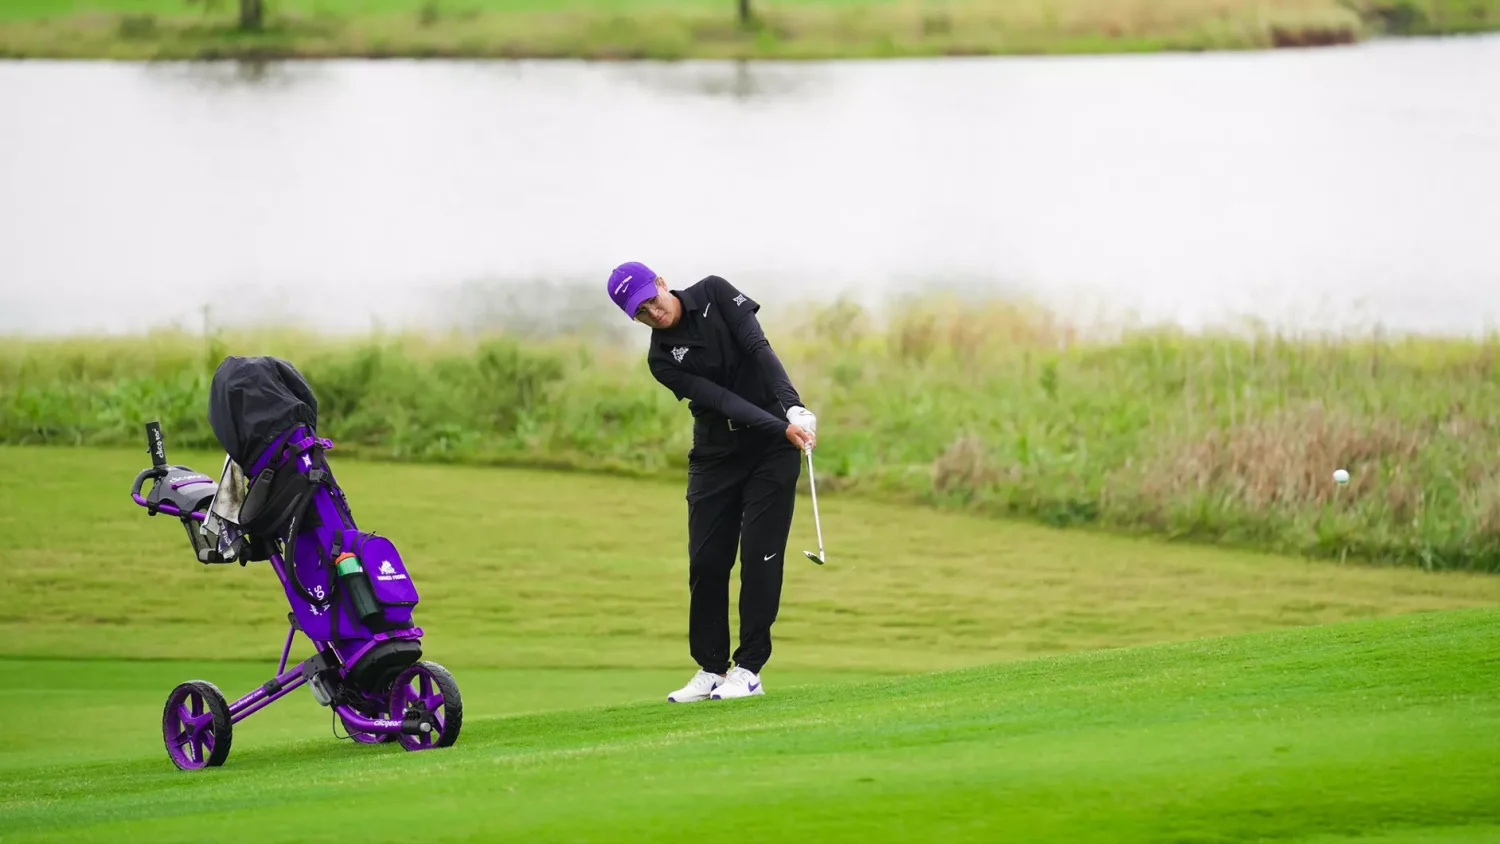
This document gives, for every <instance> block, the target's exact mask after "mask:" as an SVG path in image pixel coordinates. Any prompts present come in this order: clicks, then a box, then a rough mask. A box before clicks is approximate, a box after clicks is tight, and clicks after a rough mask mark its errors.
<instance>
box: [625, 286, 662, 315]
mask: <svg viewBox="0 0 1500 844" xmlns="http://www.w3.org/2000/svg"><path fill="white" fill-rule="evenodd" d="M655 297H656V285H655V284H648V285H646V286H644V287H642V288H641V289H640V290H637V291H635V292H633V293H631V294H630V295H629V296H628V297H626V299H625V307H624V309H623V310H624V311H625V316H626V317H628V318H630V319H635V312H636V311H638V310H640V307H641V303H642V302H645V301H646V300H647V299H653V298H655Z"/></svg>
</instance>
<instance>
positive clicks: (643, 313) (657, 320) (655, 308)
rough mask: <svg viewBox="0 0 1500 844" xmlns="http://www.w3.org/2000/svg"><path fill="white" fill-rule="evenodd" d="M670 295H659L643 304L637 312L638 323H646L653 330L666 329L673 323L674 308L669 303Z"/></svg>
mask: <svg viewBox="0 0 1500 844" xmlns="http://www.w3.org/2000/svg"><path fill="white" fill-rule="evenodd" d="M668 296H669V294H665V293H658V294H656V295H655V296H654V297H652V298H650V299H647V300H646V301H644V302H642V303H641V306H640V307H639V308H637V309H636V311H635V319H636V321H637V322H641V323H644V324H646V325H649V326H651V327H652V328H666V327H667V326H669V325H670V324H671V321H672V308H671V306H670V303H668V301H667V299H668Z"/></svg>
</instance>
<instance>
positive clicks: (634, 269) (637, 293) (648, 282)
mask: <svg viewBox="0 0 1500 844" xmlns="http://www.w3.org/2000/svg"><path fill="white" fill-rule="evenodd" d="M655 295H656V273H654V272H652V271H651V268H650V267H647V266H646V265H645V264H642V263H640V262H639V261H629V262H627V263H624V264H621V265H620V266H618V267H615V269H614V272H612V273H610V274H609V298H610V300H611V301H613V302H614V303H615V304H616V305H618V306H619V308H620V310H622V311H624V312H625V316H627V317H629V318H631V319H635V312H636V311H637V310H638V309H639V308H640V307H641V303H642V302H644V301H646V300H647V299H650V298H652V297H653V296H655Z"/></svg>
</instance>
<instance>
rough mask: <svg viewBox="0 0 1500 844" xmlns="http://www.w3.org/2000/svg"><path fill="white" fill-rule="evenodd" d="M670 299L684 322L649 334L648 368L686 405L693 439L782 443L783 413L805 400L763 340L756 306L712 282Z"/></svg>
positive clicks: (709, 279)
mask: <svg viewBox="0 0 1500 844" xmlns="http://www.w3.org/2000/svg"><path fill="white" fill-rule="evenodd" d="M672 292H673V293H674V294H676V295H677V298H679V299H681V300H682V318H681V319H679V320H678V321H677V324H676V325H674V326H672V327H671V328H668V329H654V330H653V331H652V332H651V348H650V350H649V351H648V352H647V354H646V361H647V363H648V364H649V365H650V367H651V374H652V375H653V376H655V377H656V380H657V381H660V382H661V384H662V385H663V386H665V387H666V388H667V389H669V390H671V391H672V394H673V395H675V396H677V398H678V400H679V401H680V400H682V399H688V400H689V401H688V410H689V412H691V413H692V414H693V418H694V422H695V425H694V435H695V436H694V439H695V440H701V439H702V438H701V437H700V436H699V435H700V434H701V433H703V432H705V431H715V429H717V430H719V431H727V430H734V429H741V428H748V429H751V430H755V431H759V432H763V433H766V434H773V435H776V436H778V437H784V436H785V432H786V428H787V425H789V424H790V423H789V422H788V421H787V418H786V412H787V410H789V409H791V408H793V407H797V406H801V405H802V399H801V397H800V396H798V395H797V391H796V389H795V388H793V387H792V381H791V379H790V378H789V377H787V374H786V369H785V368H784V367H782V365H781V360H780V359H779V358H777V357H776V352H774V351H772V349H771V344H770V342H769V341H767V340H766V336H765V334H764V333H762V332H761V328H760V320H758V319H757V318H756V316H755V313H756V311H758V310H760V305H759V304H757V303H756V302H755V301H754V300H753V299H750V298H749V297H748V296H746V295H745V294H743V293H741V292H740V291H738V290H736V289H735V288H734V285H732V284H730V283H729V282H728V281H725V280H724V279H723V278H720V277H719V276H716V275H711V276H708V277H707V278H705V279H703V280H702V281H700V282H698V283H697V284H694V285H692V286H691V287H688V288H687V289H686V290H674V291H672Z"/></svg>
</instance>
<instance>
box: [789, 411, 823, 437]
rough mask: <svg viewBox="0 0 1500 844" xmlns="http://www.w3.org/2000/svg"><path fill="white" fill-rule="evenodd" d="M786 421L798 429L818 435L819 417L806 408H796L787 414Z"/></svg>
mask: <svg viewBox="0 0 1500 844" xmlns="http://www.w3.org/2000/svg"><path fill="white" fill-rule="evenodd" d="M786 421H788V422H790V423H792V424H793V425H796V426H797V427H798V428H801V429H802V430H804V431H806V432H808V433H809V434H812V435H813V436H817V435H818V417H816V416H814V415H813V414H812V411H810V410H808V409H807V408H805V407H794V408H792V409H790V410H788V411H787V412H786Z"/></svg>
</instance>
